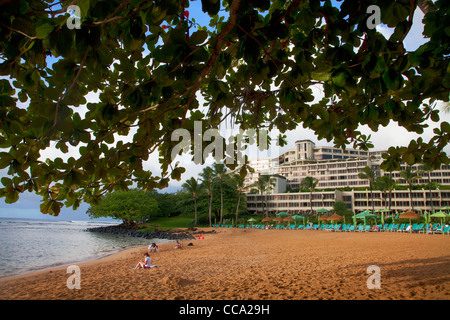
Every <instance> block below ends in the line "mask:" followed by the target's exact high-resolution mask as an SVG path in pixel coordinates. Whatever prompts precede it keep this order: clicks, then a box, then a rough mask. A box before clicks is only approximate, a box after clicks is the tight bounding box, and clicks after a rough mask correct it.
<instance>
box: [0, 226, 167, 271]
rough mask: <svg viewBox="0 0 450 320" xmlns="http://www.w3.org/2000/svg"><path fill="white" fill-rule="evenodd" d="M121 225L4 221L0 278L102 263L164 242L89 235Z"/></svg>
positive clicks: (0, 228) (0, 247) (120, 236)
mask: <svg viewBox="0 0 450 320" xmlns="http://www.w3.org/2000/svg"><path fill="white" fill-rule="evenodd" d="M117 224H118V223H117V222H96V221H95V220H92V221H51V220H50V221H49V220H34V219H9V218H0V278H6V277H11V276H15V275H21V274H26V273H29V272H33V271H38V270H43V269H48V268H54V267H57V266H63V265H69V264H75V263H79V262H83V261H89V260H94V259H98V258H101V257H104V256H107V255H111V254H113V253H117V252H119V251H121V250H123V249H128V248H132V247H138V246H147V245H149V244H150V243H151V242H155V241H156V242H158V243H162V242H168V241H169V240H162V239H154V240H151V239H144V238H135V237H129V236H123V235H113V234H104V233H95V232H88V231H86V229H87V228H93V227H99V226H107V225H117Z"/></svg>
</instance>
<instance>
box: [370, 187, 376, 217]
mask: <svg viewBox="0 0 450 320" xmlns="http://www.w3.org/2000/svg"><path fill="white" fill-rule="evenodd" d="M369 185H370V200H372V213H374V212H375V203H374V202H373V190H372V181H370V183H369Z"/></svg>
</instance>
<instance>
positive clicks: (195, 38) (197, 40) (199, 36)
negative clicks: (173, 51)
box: [189, 30, 208, 45]
mask: <svg viewBox="0 0 450 320" xmlns="http://www.w3.org/2000/svg"><path fill="white" fill-rule="evenodd" d="M206 38H208V33H207V32H206V31H204V30H199V31H196V32H194V33H193V34H192V35H191V36H190V37H189V44H194V45H197V44H202V43H203V42H205V40H206Z"/></svg>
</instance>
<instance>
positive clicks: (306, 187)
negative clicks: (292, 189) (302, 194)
mask: <svg viewBox="0 0 450 320" xmlns="http://www.w3.org/2000/svg"><path fill="white" fill-rule="evenodd" d="M318 183H319V180H317V179H315V178H313V177H311V176H307V177H305V178H304V179H303V180H302V182H300V189H301V190H302V191H308V192H309V207H310V213H311V214H312V213H313V206H312V194H313V192H314V190H316V187H317V184H318Z"/></svg>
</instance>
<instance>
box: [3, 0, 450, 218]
mask: <svg viewBox="0 0 450 320" xmlns="http://www.w3.org/2000/svg"><path fill="white" fill-rule="evenodd" d="M188 10H189V12H190V18H194V19H195V20H196V22H197V23H199V24H200V25H207V24H208V21H209V20H208V19H202V17H204V15H202V14H199V13H201V1H194V2H191V7H190V8H189V9H188ZM422 18H423V13H422V12H421V11H420V10H419V9H417V10H416V12H415V14H414V22H413V25H412V28H411V30H410V32H409V34H408V36H407V37H406V38H405V41H404V44H405V48H406V50H408V51H413V50H416V49H417V48H418V47H419V46H420V45H422V44H423V43H425V39H424V38H423V36H422V32H423V24H422V22H421V20H422ZM377 30H378V31H379V32H381V33H382V34H383V35H385V37H389V35H390V34H392V32H393V30H391V29H389V28H388V27H386V26H382V25H381V26H378V27H377ZM315 95H316V99H320V97H321V95H322V92H320V90H316V92H315ZM95 99H96V95H94V94H91V95H89V96H88V97H87V100H88V101H94V100H95ZM77 111H78V110H77ZM440 118H441V121H447V122H450V113H445V112H440ZM428 124H429V127H428V128H426V129H425V130H424V133H423V134H421V135H418V134H415V133H411V132H408V131H407V130H406V129H404V128H401V127H399V126H398V125H397V124H396V123H395V122H391V123H390V124H389V125H388V126H386V127H380V130H379V131H378V132H373V131H372V130H371V129H370V128H368V127H367V126H362V127H361V128H359V130H360V131H361V132H362V133H363V134H366V135H369V134H370V135H371V141H372V143H373V144H374V150H387V149H388V148H389V147H391V146H407V145H408V144H409V142H410V141H411V140H416V139H417V138H419V136H421V137H422V138H423V139H424V141H428V140H429V139H430V138H431V137H432V136H433V129H434V128H436V127H439V126H440V124H439V123H434V122H431V121H429V122H428ZM222 129H225V130H226V129H227V128H222ZM286 136H287V145H286V146H285V147H282V148H280V149H278V150H277V153H276V154H274V153H271V154H269V155H270V156H276V155H278V152H279V153H281V152H284V151H286V150H289V149H292V148H294V143H295V141H297V140H301V139H309V140H311V141H313V142H314V143H315V144H316V145H317V146H328V145H332V144H331V143H328V142H327V141H326V140H322V141H320V140H318V139H317V136H316V135H315V134H314V132H313V131H312V130H309V129H304V128H303V127H302V126H301V125H299V127H298V128H297V129H295V130H292V131H288V132H286ZM444 151H446V152H447V154H449V153H450V147H449V146H447V147H446V149H445V150H444ZM71 152H75V153H77V151H76V150H72V151H71ZM41 155H42V156H43V157H49V158H54V157H56V156H59V157H61V158H63V159H64V158H67V157H68V156H70V153H69V155H64V154H62V153H60V152H58V151H56V150H54V149H48V150H46V151H44V152H42V153H41ZM185 162H186V161H184V163H183V166H184V167H185V168H186V172H185V174H183V176H182V180H181V181H172V182H171V183H170V184H169V187H168V188H166V189H164V190H162V191H161V192H175V191H176V190H178V189H180V187H181V184H182V183H183V182H184V181H185V180H186V179H189V178H190V177H195V178H197V177H198V174H199V173H200V172H201V170H202V169H203V167H204V166H201V165H195V164H193V163H189V164H187V163H185ZM211 163H212V159H211V158H210V161H209V162H207V165H210V164H211ZM145 167H146V169H149V170H150V171H152V172H153V174H155V175H157V174H158V173H159V172H160V169H159V163H158V155H157V154H156V153H155V154H153V155H151V156H150V159H149V160H148V161H147V162H146V164H145ZM2 171H3V172H0V176H4V175H6V170H2ZM39 205H40V198H39V196H37V195H35V194H31V193H24V194H21V195H20V198H19V200H18V201H17V202H16V203H14V204H6V203H5V202H4V199H3V198H2V199H0V218H2V217H16V218H33V219H53V220H88V219H89V217H88V215H87V214H86V210H87V209H88V207H89V206H88V205H87V204H85V203H83V204H82V205H81V206H80V208H79V209H78V210H76V211H74V210H72V209H71V208H65V207H64V208H62V210H61V213H60V215H59V216H58V217H53V216H49V215H44V214H42V213H41V212H40V211H39Z"/></svg>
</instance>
